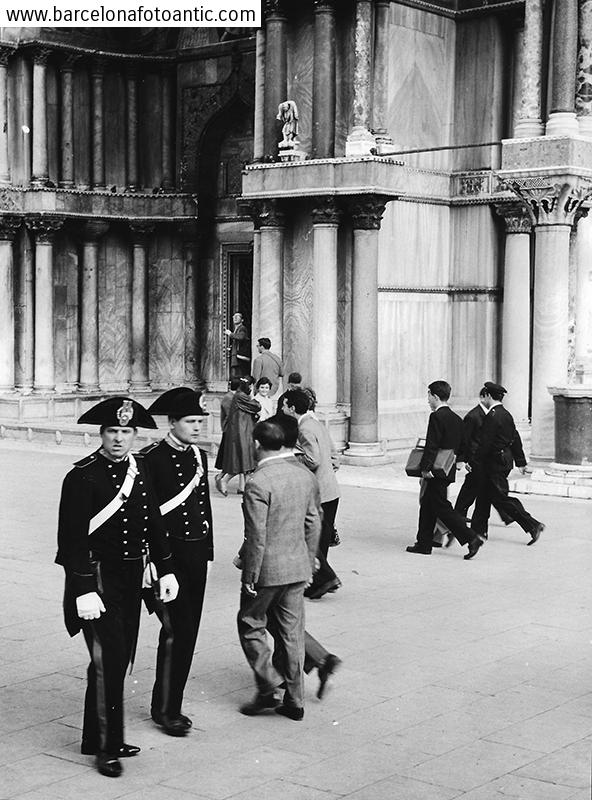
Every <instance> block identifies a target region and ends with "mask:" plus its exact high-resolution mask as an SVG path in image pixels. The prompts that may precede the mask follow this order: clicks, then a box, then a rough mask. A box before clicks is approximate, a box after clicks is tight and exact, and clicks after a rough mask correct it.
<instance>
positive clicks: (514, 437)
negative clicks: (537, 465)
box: [475, 403, 526, 472]
mask: <svg viewBox="0 0 592 800" xmlns="http://www.w3.org/2000/svg"><path fill="white" fill-rule="evenodd" d="M475 461H477V462H478V463H482V464H484V465H485V467H486V468H487V469H488V470H489V471H501V472H510V470H511V469H512V467H513V465H514V461H515V462H516V465H517V466H518V467H524V466H526V458H525V456H524V450H523V448H522V440H521V439H520V434H519V433H518V431H517V430H516V425H515V424H514V418H513V417H512V415H511V414H510V412H509V411H508V410H507V409H506V408H504V407H503V405H501V403H499V404H497V405H494V406H492V407H491V408H490V409H489V413H488V414H487V416H486V417H485V420H484V422H483V427H482V428H481V441H480V443H479V447H478V448H477V451H476V453H475Z"/></svg>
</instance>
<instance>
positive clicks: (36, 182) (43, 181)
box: [31, 177, 49, 189]
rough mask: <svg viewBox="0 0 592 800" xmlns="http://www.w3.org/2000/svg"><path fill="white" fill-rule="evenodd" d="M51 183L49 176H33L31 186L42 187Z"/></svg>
mask: <svg viewBox="0 0 592 800" xmlns="http://www.w3.org/2000/svg"><path fill="white" fill-rule="evenodd" d="M48 184H49V178H48V177H45V178H43V177H42V178H31V186H32V187H33V188H34V189H41V188H43V187H45V186H47V185H48Z"/></svg>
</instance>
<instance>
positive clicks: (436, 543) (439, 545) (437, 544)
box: [432, 541, 442, 548]
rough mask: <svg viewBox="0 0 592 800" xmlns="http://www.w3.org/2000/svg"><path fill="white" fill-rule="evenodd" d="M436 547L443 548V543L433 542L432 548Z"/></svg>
mask: <svg viewBox="0 0 592 800" xmlns="http://www.w3.org/2000/svg"><path fill="white" fill-rule="evenodd" d="M434 547H436V548H438V547H442V542H436V541H433V542H432V548H434Z"/></svg>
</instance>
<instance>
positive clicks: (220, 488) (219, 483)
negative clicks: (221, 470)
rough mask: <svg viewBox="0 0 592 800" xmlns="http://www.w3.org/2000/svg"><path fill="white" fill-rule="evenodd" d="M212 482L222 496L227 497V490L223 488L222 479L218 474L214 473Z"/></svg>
mask: <svg viewBox="0 0 592 800" xmlns="http://www.w3.org/2000/svg"><path fill="white" fill-rule="evenodd" d="M214 483H215V485H216V489H217V490H218V491H219V492H220V494H221V495H222V497H228V491H227V490H226V489H224V488H223V486H222V479H221V477H220V475H216V477H215V478H214Z"/></svg>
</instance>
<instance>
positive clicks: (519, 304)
mask: <svg viewBox="0 0 592 800" xmlns="http://www.w3.org/2000/svg"><path fill="white" fill-rule="evenodd" d="M496 210H497V212H498V214H500V216H502V217H503V218H504V223H505V228H506V247H505V254H504V302H503V306H502V347H501V351H502V352H501V382H502V385H503V386H505V387H506V389H507V390H508V395H507V397H506V398H505V400H504V405H505V406H506V408H508V410H509V411H510V412H511V413H512V415H513V417H514V419H515V420H516V422H517V423H526V422H528V416H529V415H528V399H529V396H530V230H531V220H530V217H529V215H528V214H527V212H526V210H525V209H524V207H523V206H522V205H519V204H518V203H512V204H509V205H499V206H496Z"/></svg>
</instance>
